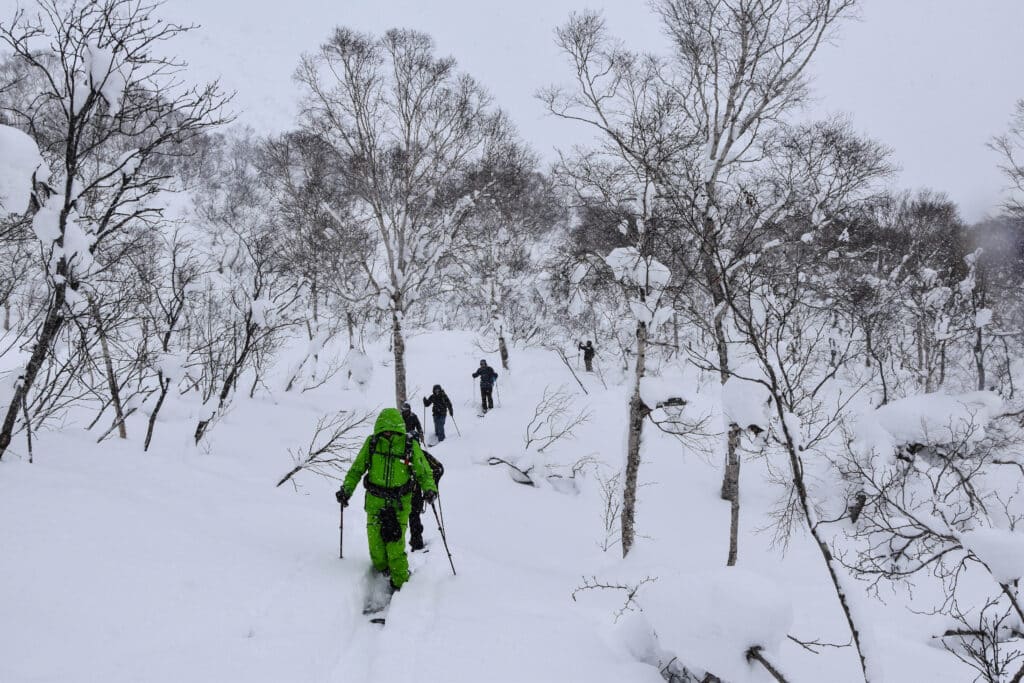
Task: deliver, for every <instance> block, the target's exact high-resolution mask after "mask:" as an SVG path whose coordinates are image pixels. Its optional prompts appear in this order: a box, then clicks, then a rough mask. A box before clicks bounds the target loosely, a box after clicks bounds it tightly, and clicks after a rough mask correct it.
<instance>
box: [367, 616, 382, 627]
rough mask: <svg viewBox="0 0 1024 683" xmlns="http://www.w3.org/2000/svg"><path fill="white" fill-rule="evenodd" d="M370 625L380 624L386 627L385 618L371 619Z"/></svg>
mask: <svg viewBox="0 0 1024 683" xmlns="http://www.w3.org/2000/svg"><path fill="white" fill-rule="evenodd" d="M370 623H371V624H380V625H381V626H383V625H384V617H374V618H373V619H370Z"/></svg>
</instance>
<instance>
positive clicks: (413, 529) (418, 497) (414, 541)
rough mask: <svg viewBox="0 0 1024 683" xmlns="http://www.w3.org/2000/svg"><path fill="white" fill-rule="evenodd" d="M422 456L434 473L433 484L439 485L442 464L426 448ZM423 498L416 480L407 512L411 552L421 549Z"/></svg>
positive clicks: (442, 470)
mask: <svg viewBox="0 0 1024 683" xmlns="http://www.w3.org/2000/svg"><path fill="white" fill-rule="evenodd" d="M423 457H425V458H426V459H427V464H428V465H430V471H431V472H433V474H434V484H435V485H440V481H441V475H443V474H444V465H442V464H441V462H440V461H439V460H438V459H437V458H435V457H434V456H432V455H431V454H430V453H429V452H428V451H427V450H426V449H424V450H423ZM425 499H426V497H425V496H424V494H423V488H422V487H421V486H420V485H419V483H418V482H417V484H416V488H415V489H413V491H412V509H411V511H410V512H409V549H410V550H412V551H413V552H415V551H417V550H423V522H422V521H421V520H420V515H422V514H423V501H424V500H425Z"/></svg>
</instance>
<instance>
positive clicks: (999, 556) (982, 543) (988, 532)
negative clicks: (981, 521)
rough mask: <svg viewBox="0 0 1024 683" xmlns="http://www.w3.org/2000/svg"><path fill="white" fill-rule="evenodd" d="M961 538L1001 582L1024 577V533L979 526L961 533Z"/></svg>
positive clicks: (1007, 582)
mask: <svg viewBox="0 0 1024 683" xmlns="http://www.w3.org/2000/svg"><path fill="white" fill-rule="evenodd" d="M959 538H960V542H961V543H962V544H963V546H964V547H965V548H967V549H968V550H970V551H971V552H972V553H974V555H975V556H977V558H978V559H979V560H981V561H982V562H984V563H985V565H986V566H987V567H988V568H989V571H991V572H992V577H993V578H994V579H995V580H996V581H998V582H999V583H1001V584H1004V585H1005V584H1009V583H1012V582H1013V581H1016V580H1017V579H1020V578H1021V577H1024V534H1020V533H1015V532H1013V531H1009V530H1007V529H993V528H989V527H979V528H977V529H974V530H973V531H967V532H964V533H962V534H960V535H959Z"/></svg>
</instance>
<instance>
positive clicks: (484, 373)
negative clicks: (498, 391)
mask: <svg viewBox="0 0 1024 683" xmlns="http://www.w3.org/2000/svg"><path fill="white" fill-rule="evenodd" d="M473 377H479V378H480V388H481V389H490V388H491V387H493V386H494V380H496V379H498V373H497V372H495V371H494V368H492V367H491V366H490V365H484V366H483V367H481V368H480V369H479V370H477V371H476V372H474V373H473Z"/></svg>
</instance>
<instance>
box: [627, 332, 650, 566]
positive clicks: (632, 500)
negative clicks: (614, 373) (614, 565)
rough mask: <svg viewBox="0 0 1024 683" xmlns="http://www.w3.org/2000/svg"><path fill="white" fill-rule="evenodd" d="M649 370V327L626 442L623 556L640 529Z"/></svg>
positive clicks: (639, 335)
mask: <svg viewBox="0 0 1024 683" xmlns="http://www.w3.org/2000/svg"><path fill="white" fill-rule="evenodd" d="M646 370H647V325H646V324H644V323H639V324H638V325H637V328H636V367H635V369H634V373H633V395H632V396H631V397H630V399H629V435H628V437H627V440H626V481H625V486H624V488H623V493H622V515H621V517H620V522H621V524H622V534H621V535H622V556H623V557H625V556H626V555H628V554H629V551H630V549H631V548H632V547H633V540H634V538H635V531H636V529H635V527H636V521H635V520H636V487H637V476H638V473H639V471H640V446H641V445H642V443H643V429H644V418H646V417H647V413H648V412H650V411H649V409H648V408H647V406H645V405H644V402H643V399H641V397H640V383H641V381H642V380H643V378H644V374H645V373H646Z"/></svg>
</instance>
